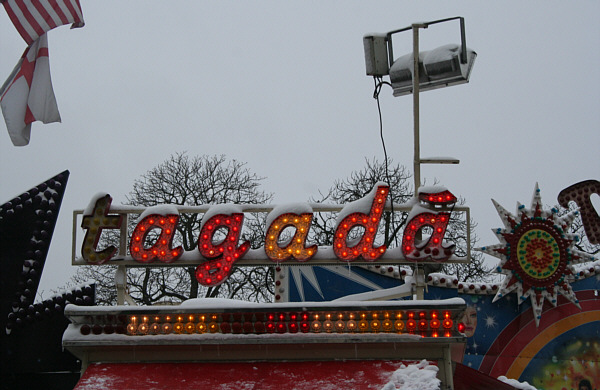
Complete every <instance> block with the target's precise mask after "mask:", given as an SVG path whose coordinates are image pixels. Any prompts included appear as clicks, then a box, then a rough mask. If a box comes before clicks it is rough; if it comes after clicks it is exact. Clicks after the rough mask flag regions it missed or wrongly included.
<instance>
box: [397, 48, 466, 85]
mask: <svg viewBox="0 0 600 390" xmlns="http://www.w3.org/2000/svg"><path fill="white" fill-rule="evenodd" d="M462 51H463V50H462V46H461V45H456V44H450V45H444V46H441V47H438V48H437V49H434V50H431V51H422V52H420V53H419V72H418V74H419V89H420V90H421V91H429V90H432V89H437V88H443V87H447V86H451V85H457V84H464V83H467V82H469V76H470V75H471V69H472V68H473V63H474V61H475V57H476V56H477V54H476V53H475V52H474V51H473V50H470V49H468V48H467V49H466V57H467V60H466V61H465V62H463V61H461V58H460V57H461V52H462ZM413 62H414V61H413V54H412V53H409V54H406V55H404V56H402V57H400V58H398V59H397V60H396V61H394V63H393V65H392V66H391V67H390V69H389V75H390V81H391V83H392V88H393V89H394V96H402V95H408V94H410V93H412V91H413V68H414V66H413Z"/></svg>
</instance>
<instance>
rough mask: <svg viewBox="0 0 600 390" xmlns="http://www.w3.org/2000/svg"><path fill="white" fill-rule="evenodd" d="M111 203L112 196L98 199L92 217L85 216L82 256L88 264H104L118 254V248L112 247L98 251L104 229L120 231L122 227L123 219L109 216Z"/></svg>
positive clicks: (113, 215)
mask: <svg viewBox="0 0 600 390" xmlns="http://www.w3.org/2000/svg"><path fill="white" fill-rule="evenodd" d="M111 202H112V198H111V197H110V195H106V196H104V197H102V198H100V199H98V200H97V201H96V204H95V205H94V210H93V211H92V215H84V216H83V219H82V221H81V227H82V228H84V229H86V231H85V236H84V238H83V244H82V247H81V255H82V257H83V258H84V259H85V261H87V262H88V263H93V264H103V263H105V262H107V261H108V260H110V259H111V258H112V257H113V256H114V255H115V253H117V250H118V249H117V247H115V246H112V245H111V246H108V247H106V248H105V249H104V250H101V251H96V248H97V246H98V241H99V240H100V236H101V234H102V230H103V229H118V228H120V227H121V222H122V220H123V217H122V216H121V215H116V214H111V215H109V214H108V213H109V210H110V204H111Z"/></svg>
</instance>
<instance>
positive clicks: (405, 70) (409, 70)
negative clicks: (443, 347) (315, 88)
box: [363, 16, 477, 299]
mask: <svg viewBox="0 0 600 390" xmlns="http://www.w3.org/2000/svg"><path fill="white" fill-rule="evenodd" d="M451 20H459V21H460V35H461V44H460V46H459V45H446V46H442V47H440V48H438V49H435V50H433V51H431V52H423V62H422V63H421V58H420V51H419V29H420V28H423V29H425V28H428V27H429V26H430V25H432V24H437V23H443V22H447V21H451ZM408 30H412V33H413V51H412V66H411V61H409V59H408V58H407V56H408V55H410V54H408V55H405V56H402V57H400V58H398V59H397V60H394V53H393V46H392V35H394V34H396V33H400V32H403V31H408ZM363 44H364V48H365V63H366V67H367V75H370V76H374V77H383V76H385V75H389V77H390V81H391V86H392V88H393V90H394V96H402V95H407V94H410V93H412V95H413V137H414V156H413V172H414V183H415V192H414V194H415V198H416V197H417V196H418V192H419V187H420V186H421V164H458V163H459V160H458V159H454V158H427V159H421V151H420V128H419V127H420V119H419V93H420V92H421V91H427V90H432V89H437V88H443V87H448V86H452V85H457V84H463V83H467V82H468V81H469V76H470V73H471V69H472V66H473V62H474V61H475V57H476V55H477V54H476V53H475V52H474V51H472V50H468V49H467V46H466V36H465V23H464V18H462V17H460V16H458V17H452V18H446V19H440V20H435V21H432V22H424V23H413V24H412V25H411V26H409V27H405V28H402V29H399V30H394V31H390V32H388V33H386V34H369V35H365V37H364V38H363ZM428 53H433V55H432V56H431V57H429V58H428V57H427V54H428ZM421 65H422V66H423V69H424V74H423V75H421V74H420V66H421ZM416 238H417V239H418V240H420V239H421V232H420V231H418V232H417V234H416ZM414 277H415V285H416V298H417V299H423V298H424V291H425V286H426V283H425V272H424V269H423V268H419V265H418V264H417V265H416V266H415V272H414Z"/></svg>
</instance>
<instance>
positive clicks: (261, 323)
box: [82, 310, 460, 337]
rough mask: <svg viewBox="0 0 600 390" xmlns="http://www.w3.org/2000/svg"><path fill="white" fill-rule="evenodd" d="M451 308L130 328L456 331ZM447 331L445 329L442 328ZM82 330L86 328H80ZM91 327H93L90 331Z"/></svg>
mask: <svg viewBox="0 0 600 390" xmlns="http://www.w3.org/2000/svg"><path fill="white" fill-rule="evenodd" d="M457 330H458V331H460V326H459V327H458V329H455V328H454V321H453V320H452V318H451V313H450V311H444V312H443V313H442V317H441V318H440V314H439V312H438V311H437V310H429V311H404V310H396V311H394V310H382V311H361V310H358V311H311V312H254V313H221V314H217V313H208V314H186V315H183V314H179V315H175V314H173V315H161V316H150V315H131V316H129V317H128V324H127V334H128V335H131V336H144V335H148V334H150V335H158V334H204V333H221V334H286V333H289V334H295V333H381V334H386V333H388V334H389V333H395V334H402V333H408V334H415V335H420V336H422V337H453V336H457ZM442 332H443V333H442ZM82 333H83V332H82ZM88 333H89V332H88Z"/></svg>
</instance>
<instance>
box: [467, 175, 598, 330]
mask: <svg viewBox="0 0 600 390" xmlns="http://www.w3.org/2000/svg"><path fill="white" fill-rule="evenodd" d="M492 202H493V203H494V206H495V207H496V210H497V212H498V215H499V216H500V218H501V219H502V222H503V223H504V228H498V229H496V230H495V231H494V232H495V234H496V236H497V237H498V240H499V241H500V244H496V245H490V246H487V247H482V248H477V249H476V250H479V251H481V252H484V253H487V254H489V255H492V256H495V257H497V258H499V259H500V265H499V266H498V269H497V270H498V272H502V273H503V274H505V275H506V277H505V278H504V281H503V283H502V286H501V287H500V288H499V289H498V292H497V293H496V296H495V297H494V302H495V301H497V300H498V299H500V298H502V297H503V296H505V295H506V294H508V293H510V292H513V291H516V293H517V294H518V297H519V298H518V303H519V304H521V303H522V302H524V301H526V300H527V299H528V298H529V299H531V305H532V308H533V311H534V317H535V321H536V325H538V324H539V321H540V318H541V315H542V306H543V303H544V299H546V300H548V301H549V302H550V303H552V305H554V306H556V303H557V295H558V293H560V294H562V295H563V296H564V297H565V298H567V299H568V300H569V301H571V302H573V304H575V305H576V306H577V307H579V302H578V300H577V297H576V296H575V293H574V292H573V289H572V288H571V285H570V283H571V282H573V281H574V280H576V279H578V277H579V275H578V274H577V272H576V270H575V268H574V266H573V264H576V263H582V262H586V261H593V260H594V259H593V257H592V256H589V255H588V254H586V253H583V252H581V251H578V250H576V249H574V244H575V243H576V242H577V241H578V240H579V238H578V237H577V236H576V235H575V234H569V233H567V230H568V228H569V227H570V226H571V224H572V223H573V220H574V219H575V216H576V215H577V214H576V212H573V213H569V214H567V215H565V216H563V217H559V216H558V215H557V210H556V209H552V210H550V211H547V210H543V208H542V207H543V206H542V199H541V194H540V190H539V188H538V186H537V184H536V186H535V190H534V193H533V199H532V201H531V208H530V209H527V208H526V207H525V206H524V205H521V204H518V205H517V213H516V214H517V215H516V216H515V215H513V214H511V213H510V212H508V211H507V210H506V209H504V208H503V207H502V206H500V205H499V204H498V203H497V202H496V201H494V200H492Z"/></svg>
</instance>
